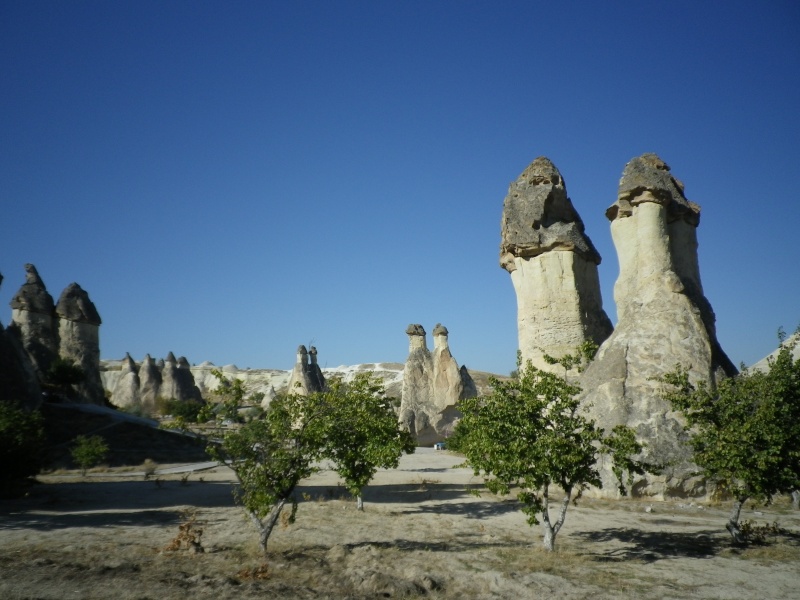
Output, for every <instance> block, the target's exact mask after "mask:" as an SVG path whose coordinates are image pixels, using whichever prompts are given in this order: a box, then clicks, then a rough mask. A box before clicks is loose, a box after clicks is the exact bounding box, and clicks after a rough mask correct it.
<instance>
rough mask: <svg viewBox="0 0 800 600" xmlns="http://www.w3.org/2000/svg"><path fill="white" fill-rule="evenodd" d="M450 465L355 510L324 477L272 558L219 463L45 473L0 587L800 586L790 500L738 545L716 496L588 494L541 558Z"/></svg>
mask: <svg viewBox="0 0 800 600" xmlns="http://www.w3.org/2000/svg"><path fill="white" fill-rule="evenodd" d="M460 462H461V458H460V457H458V456H455V455H451V454H450V453H448V452H433V451H432V450H430V449H419V450H418V452H417V453H416V454H414V455H412V456H407V457H404V458H403V459H402V461H401V464H400V467H399V468H398V469H395V470H391V471H381V472H380V473H379V474H378V476H377V477H376V479H375V480H374V482H373V484H372V485H371V486H370V487H369V488H368V489H367V490H366V493H365V511H364V512H363V513H360V512H358V511H356V509H355V502H354V501H353V500H352V499H351V498H349V497H348V496H347V494H346V493H345V492H344V490H343V488H342V487H341V486H340V485H339V484H338V481H337V476H336V475H335V474H333V473H330V472H322V473H318V474H317V475H315V476H313V477H312V478H310V479H309V480H307V481H304V482H303V485H302V486H301V487H300V488H299V489H298V501H299V507H298V511H297V521H296V522H295V523H294V524H288V523H286V522H284V523H283V524H282V525H280V526H279V527H278V528H276V531H275V532H274V533H273V536H272V538H271V540H270V548H269V552H268V555H267V556H266V557H264V556H263V555H262V554H261V552H260V550H259V548H258V547H257V534H256V530H255V528H254V527H253V525H252V524H251V523H250V522H249V521H248V520H247V519H246V518H245V516H244V513H243V512H242V510H241V508H239V507H237V506H236V505H235V503H234V501H233V497H232V489H233V478H232V476H231V473H230V471H229V470H228V469H226V468H224V467H217V468H213V469H210V470H204V471H196V472H191V473H189V474H188V475H187V474H186V473H185V472H183V473H182V472H174V471H175V470H174V469H173V470H167V469H163V470H161V471H160V472H158V473H157V474H156V475H155V476H154V477H152V478H150V479H148V480H145V479H144V476H143V473H142V472H140V471H137V470H131V469H130V468H127V469H125V468H114V467H112V468H109V469H106V470H104V471H102V472H94V473H90V474H89V475H88V476H87V477H80V476H79V474H78V473H77V471H59V472H57V474H51V475H47V476H41V477H40V478H39V479H40V484H39V485H36V486H35V487H33V488H32V489H31V491H30V493H29V494H28V495H27V496H26V497H25V498H21V499H16V500H2V501H0V598H3V599H8V600H21V599H23V598H24V599H28V598H31V599H33V598H36V599H57V600H62V599H69V598H80V599H85V598H114V599H115V600H127V599H146V598H152V599H156V598H157V599H159V600H169V599H172V598H175V599H178V598H181V599H185V598H193V599H194V598H214V599H215V600H222V599H226V598H236V599H237V600H246V599H249V598H291V599H293V598H309V599H317V598H353V599H361V598H403V597H410V598H440V599H450V598H453V599H455V598H498V599H512V598H514V599H517V598H540V597H543V598H559V599H573V598H575V599H577V598H592V599H593V600H601V599H605V598H609V599H610V598H645V599H649V598H652V599H664V598H725V599H733V598H743V599H744V598H753V599H755V598H758V599H763V598H772V599H780V598H798V597H800V568H798V565H800V513H798V512H797V511H793V510H792V509H791V507H790V505H789V503H788V501H785V502H784V501H781V502H778V503H776V504H775V505H773V506H770V507H766V508H756V509H755V511H754V510H753V508H752V507H749V506H748V507H747V509H746V510H745V512H744V514H743V515H742V518H743V519H749V520H752V521H755V522H757V523H758V524H760V525H766V524H768V523H773V522H777V528H775V529H774V530H773V531H772V532H770V533H769V534H768V535H767V538H766V540H765V543H763V544H760V545H752V546H748V547H746V548H737V547H733V546H732V545H731V543H730V537H729V536H728V534H727V532H726V531H725V529H724V523H725V520H726V516H727V512H728V507H727V505H722V506H709V505H702V504H696V503H692V502H691V501H689V500H681V501H670V502H645V501H641V500H620V501H611V500H599V499H582V500H581V501H580V502H579V503H578V505H577V506H572V507H570V509H569V512H568V514H567V520H566V523H565V525H564V528H563V529H562V531H561V533H560V535H559V536H558V538H557V540H556V546H557V551H556V552H555V553H547V552H545V551H543V550H542V549H541V548H540V547H539V546H540V544H541V532H540V530H539V528H538V527H535V526H534V527H530V526H528V524H527V523H526V521H525V517H524V516H523V515H522V513H520V512H519V510H518V507H517V505H516V503H515V502H514V501H511V500H507V499H501V498H497V497H494V496H491V495H488V494H483V495H481V496H475V495H473V494H472V493H471V490H473V489H476V488H479V487H480V480H479V479H476V478H474V477H473V475H472V473H471V472H470V471H469V470H466V469H463V468H454V466H455V465H457V464H459V463H460ZM178 471H180V470H178Z"/></svg>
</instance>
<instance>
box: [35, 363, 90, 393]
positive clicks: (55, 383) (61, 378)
mask: <svg viewBox="0 0 800 600" xmlns="http://www.w3.org/2000/svg"><path fill="white" fill-rule="evenodd" d="M85 379H86V373H84V371H83V369H82V368H81V367H79V366H78V365H76V364H75V361H74V360H72V359H70V358H64V357H61V356H59V357H57V358H56V359H55V360H54V361H53V362H52V363H51V364H50V368H49V369H47V372H46V373H45V375H44V383H45V387H49V388H51V389H53V390H54V391H56V392H58V393H60V394H63V395H64V396H66V397H68V398H69V397H71V396H72V395H73V392H74V386H76V385H78V384H80V383H82V382H83V381H84V380H85Z"/></svg>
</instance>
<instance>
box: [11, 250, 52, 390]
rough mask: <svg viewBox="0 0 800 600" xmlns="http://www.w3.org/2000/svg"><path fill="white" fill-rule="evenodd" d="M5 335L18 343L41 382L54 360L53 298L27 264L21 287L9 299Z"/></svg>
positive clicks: (35, 272) (34, 269)
mask: <svg viewBox="0 0 800 600" xmlns="http://www.w3.org/2000/svg"><path fill="white" fill-rule="evenodd" d="M8 331H9V334H10V335H12V336H14V337H15V338H16V339H17V340H19V343H20V344H21V345H22V348H23V349H24V350H25V352H26V353H27V355H28V357H29V358H30V361H31V363H32V364H33V368H34V369H35V371H36V372H37V373H39V374H40V379H41V377H42V376H43V375H44V374H45V373H47V371H48V369H49V368H50V365H51V364H52V362H53V361H54V360H55V359H56V358H57V357H58V352H59V348H58V345H59V344H58V336H59V332H58V320H57V319H56V315H55V304H54V303H53V297H52V296H51V295H50V294H49V293H48V292H47V289H46V288H45V286H44V282H43V281H42V278H41V277H39V273H38V272H37V270H36V267H34V266H33V265H31V264H27V265H25V283H23V284H22V286H21V287H20V288H19V291H18V292H17V293H16V294H15V295H14V297H13V298H12V299H11V324H10V325H9V328H8Z"/></svg>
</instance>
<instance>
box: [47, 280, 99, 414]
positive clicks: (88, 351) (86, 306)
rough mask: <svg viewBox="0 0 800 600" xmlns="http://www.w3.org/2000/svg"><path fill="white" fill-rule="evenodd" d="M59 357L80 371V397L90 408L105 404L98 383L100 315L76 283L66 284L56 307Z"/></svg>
mask: <svg viewBox="0 0 800 600" xmlns="http://www.w3.org/2000/svg"><path fill="white" fill-rule="evenodd" d="M56 315H57V316H58V318H59V322H58V337H59V354H60V356H62V357H63V358H67V359H72V360H73V361H74V362H75V364H76V365H77V366H79V367H81V368H82V369H83V372H84V381H83V382H82V383H81V384H79V385H78V388H79V396H80V397H82V398H83V399H84V400H85V401H87V402H89V403H91V404H99V405H102V404H104V403H105V391H104V390H103V382H102V380H101V379H100V323H101V321H100V315H99V314H98V313H97V309H96V308H95V306H94V304H93V303H92V301H91V300H90V299H89V294H87V293H86V292H85V291H84V290H83V289H82V288H81V286H79V285H78V284H77V283H71V284H69V285H68V286H67V287H66V288H65V289H64V291H63V292H61V297H60V298H59V299H58V304H56Z"/></svg>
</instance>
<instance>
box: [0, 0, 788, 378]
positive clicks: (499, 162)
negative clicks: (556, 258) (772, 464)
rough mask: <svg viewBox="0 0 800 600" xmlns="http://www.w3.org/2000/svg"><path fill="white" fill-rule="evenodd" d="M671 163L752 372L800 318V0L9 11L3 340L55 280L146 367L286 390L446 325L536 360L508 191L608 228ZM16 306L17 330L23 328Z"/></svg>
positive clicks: (0, 107) (490, 367)
mask: <svg viewBox="0 0 800 600" xmlns="http://www.w3.org/2000/svg"><path fill="white" fill-rule="evenodd" d="M643 152H655V153H657V154H659V155H660V156H661V158H662V159H664V160H665V161H666V162H667V163H668V164H669V165H670V166H671V167H672V172H673V174H674V175H675V176H676V177H677V178H678V179H681V180H682V181H683V182H684V183H685V185H686V195H687V197H688V198H689V199H691V200H693V201H695V202H697V203H698V204H700V205H701V207H702V220H701V223H700V228H699V231H698V237H699V240H700V249H699V255H700V256H699V258H700V269H701V276H702V279H703V284H704V289H705V293H706V296H707V297H708V299H709V300H710V302H711V304H712V306H713V307H714V309H715V312H716V315H717V329H718V337H719V339H720V342H721V343H722V346H723V348H724V349H725V350H726V351H727V353H728V354H729V355H730V357H731V359H732V360H733V361H734V362H735V363H737V364H739V363H740V362H742V361H743V362H745V363H747V364H750V363H753V362H755V361H756V360H758V359H760V358H762V357H763V356H764V355H766V354H767V353H769V352H770V351H772V350H773V349H774V348H775V347H776V345H777V340H776V336H775V332H776V330H777V328H778V327H779V326H784V327H785V328H786V329H787V330H789V331H791V330H793V329H794V328H795V327H796V326H797V325H798V323H800V266H799V265H798V262H799V261H798V259H800V251H799V244H798V239H800V236H799V235H798V228H800V202H798V190H799V189H800V3H798V2H795V1H794V0H786V1H783V2H781V1H771V2H770V1H765V2H752V0H751V1H749V2H737V1H719V2H715V1H708V2H696V1H694V0H693V1H690V2H667V3H665V2H661V3H653V2H641V1H631V2H622V1H620V2H616V1H615V2H595V1H586V2H535V1H532V0H527V1H524V2H502V1H497V2H495V1H492V2H490V1H485V2H475V1H468V0H464V1H459V2H449V1H445V0H437V1H430V0H420V1H413V0H403V1H392V0H384V1H366V0H364V1H361V2H352V1H344V0H337V1H333V2H332V1H327V0H326V1H314V2H312V1H302V0H291V1H289V0H286V1H282V2H274V1H258V2H236V1H233V2H222V1H217V2H201V1H191V2H189V1H177V0H174V1H169V2H164V1H161V0H159V1H155V2H153V1H146V0H136V1H130V2H123V1H115V2H108V1H100V2H89V1H70V2H64V1H57V2H42V1H37V0H2V2H0V206H2V217H0V224H1V225H0V226H1V227H2V232H1V233H0V271H1V272H2V273H3V275H4V276H5V281H4V283H3V286H2V288H0V321H2V322H3V324H5V325H7V324H8V321H9V320H10V316H11V309H10V308H8V302H9V300H10V299H11V296H12V295H13V294H14V293H15V292H16V290H17V289H18V288H19V286H20V285H21V284H22V283H23V282H24V270H23V265H24V264H25V263H27V262H31V263H34V264H35V265H36V266H37V268H38V269H39V273H40V274H41V276H42V279H43V280H44V282H45V284H46V285H47V288H48V290H49V291H50V293H51V294H52V295H53V296H54V298H56V299H57V298H58V296H59V294H60V293H61V290H62V289H63V288H64V287H66V286H67V285H68V284H69V283H70V282H72V281H76V282H78V283H79V284H80V285H81V286H82V287H83V288H84V289H86V290H87V291H88V292H89V295H90V297H91V298H92V300H93V301H94V303H95V305H96V306H97V308H98V311H99V312H100V315H101V317H102V319H103V325H102V327H101V330H100V336H101V354H102V356H103V358H109V359H114V358H121V357H123V356H124V354H125V352H130V353H131V355H132V356H133V357H134V358H135V359H136V360H140V359H141V358H142V357H143V356H144V355H145V354H146V353H150V354H152V355H153V356H155V357H163V356H165V355H166V354H167V352H169V351H173V352H175V354H176V355H185V356H186V357H187V358H188V359H189V361H190V362H195V363H199V362H202V361H204V360H210V361H213V362H214V363H216V364H218V365H224V364H230V363H235V364H237V365H238V366H239V367H240V368H246V367H251V368H278V369H288V368H290V367H291V366H292V364H293V363H294V360H295V350H296V348H297V346H298V345H299V344H306V345H308V344H314V345H316V346H317V348H318V350H319V360H320V364H321V365H322V366H328V367H334V366H338V365H342V364H356V363H364V362H389V361H394V362H402V361H404V360H405V358H406V356H407V354H408V340H407V337H406V335H405V328H406V326H407V325H408V324H409V323H421V324H422V325H423V326H424V327H425V329H426V330H427V331H428V333H429V338H428V340H429V346H430V347H432V345H433V344H432V340H431V338H430V332H431V331H432V330H433V326H434V325H435V324H436V323H437V322H441V323H442V324H444V325H445V326H447V328H448V329H449V331H450V347H451V350H452V352H453V355H454V356H455V358H456V360H457V361H458V362H459V363H460V364H466V365H467V366H468V367H469V368H473V369H479V370H486V371H492V372H496V373H507V372H509V371H510V370H512V369H513V368H514V362H515V355H516V347H517V329H516V298H515V295H514V291H513V288H512V285H511V280H510V277H509V275H508V273H506V272H505V271H503V270H502V269H501V268H500V267H499V265H498V247H499V242H500V216H501V212H502V204H503V198H504V197H505V194H506V192H507V189H508V184H509V182H511V181H512V180H514V179H516V177H517V176H518V175H519V174H520V173H521V172H522V170H523V169H524V168H525V167H526V166H527V165H528V164H529V163H530V162H531V161H532V160H533V159H534V158H535V157H537V156H540V155H545V156H548V157H549V158H550V159H551V160H552V161H553V162H554V163H555V164H556V166H557V167H558V168H559V169H560V171H561V173H562V175H563V176H564V178H565V181H566V185H567V191H568V193H569V195H570V197H571V198H572V200H573V203H574V205H575V207H576V209H577V210H578V212H579V213H580V214H581V216H582V218H583V220H584V222H585V224H586V229H587V233H588V234H589V236H590V237H591V239H592V241H593V242H594V243H595V245H596V246H597V248H598V250H599V251H600V253H601V255H602V257H603V263H602V264H601V265H600V267H599V268H600V278H601V284H602V292H603V299H604V304H605V308H606V311H607V312H608V313H609V316H610V317H611V318H612V320H614V321H615V320H616V310H615V307H614V302H613V285H614V281H615V280H616V277H617V274H618V263H617V257H616V252H615V250H614V246H613V244H612V241H611V236H610V231H609V223H608V221H607V219H606V218H605V216H604V212H605V209H606V208H607V207H608V206H609V205H610V204H611V203H613V202H614V200H615V199H616V192H617V184H618V182H619V177H620V175H621V173H622V169H623V167H624V165H625V163H626V162H627V161H628V160H630V159H631V158H632V157H634V156H638V155H640V154H642V153H643ZM3 306H5V307H6V310H5V311H3V310H2V307H3Z"/></svg>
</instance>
